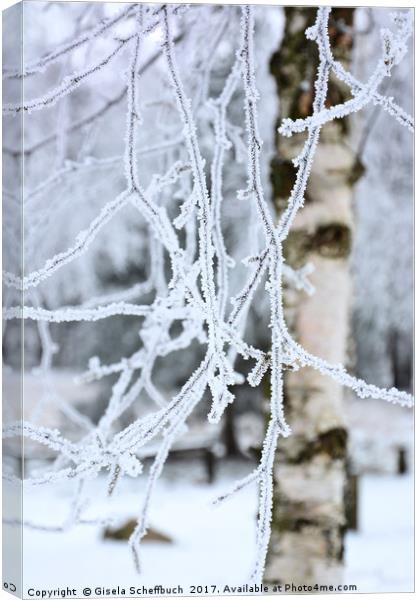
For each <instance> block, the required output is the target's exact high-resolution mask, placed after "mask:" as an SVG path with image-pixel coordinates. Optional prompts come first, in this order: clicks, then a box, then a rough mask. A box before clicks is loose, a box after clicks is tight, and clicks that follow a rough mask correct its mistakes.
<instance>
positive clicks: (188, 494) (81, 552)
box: [24, 463, 414, 592]
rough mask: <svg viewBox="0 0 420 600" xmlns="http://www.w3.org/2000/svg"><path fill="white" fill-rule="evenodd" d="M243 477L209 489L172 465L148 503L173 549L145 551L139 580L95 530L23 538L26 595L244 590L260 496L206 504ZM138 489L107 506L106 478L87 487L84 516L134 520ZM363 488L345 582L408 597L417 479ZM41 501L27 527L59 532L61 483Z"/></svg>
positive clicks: (148, 547)
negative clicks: (158, 588)
mask: <svg viewBox="0 0 420 600" xmlns="http://www.w3.org/2000/svg"><path fill="white" fill-rule="evenodd" d="M249 469H250V466H249V465H246V464H239V465H238V464H237V463H235V464H229V463H228V464H225V465H224V466H223V467H222V468H221V469H220V472H219V473H218V476H217V478H216V482H215V483H214V484H212V485H208V484H207V483H205V478H204V472H203V469H202V465H201V464H199V463H195V464H191V463H178V464H171V465H169V466H168V470H167V473H166V476H165V478H163V479H162V480H161V482H160V483H159V485H158V489H157V493H156V496H155V498H154V501H153V503H152V506H153V508H152V512H151V524H152V526H153V527H154V528H156V529H158V530H159V531H161V532H163V533H165V534H166V535H169V536H170V537H171V538H172V540H173V543H170V544H168V543H166V544H164V543H158V542H145V543H144V545H143V554H142V566H143V574H142V575H141V576H140V575H137V574H136V573H135V571H134V568H133V565H132V561H131V555H130V552H129V549H128V547H127V545H126V543H124V542H117V541H108V540H107V541H104V540H103V539H102V537H101V530H100V528H99V529H98V527H97V526H83V527H80V526H79V527H77V528H75V529H73V530H71V531H68V532H65V533H45V532H41V531H34V530H26V531H25V540H24V543H25V551H24V569H25V576H26V580H25V588H26V589H27V588H29V587H33V588H54V587H60V588H63V587H65V586H69V587H72V588H73V587H78V589H79V591H81V589H82V588H83V587H86V586H89V587H91V588H95V587H97V586H99V587H110V586H118V585H119V586H124V587H126V588H128V587H130V586H131V585H133V586H141V585H147V586H148V585H152V586H154V585H156V584H162V585H164V586H165V585H166V586H169V585H172V586H175V585H178V584H180V585H181V586H183V587H184V591H186V592H188V591H189V586H190V585H193V584H197V585H217V586H223V585H225V584H230V585H239V584H243V583H246V582H247V576H248V574H249V571H250V568H251V564H252V560H253V552H254V539H255V517H256V507H257V503H256V499H257V497H256V490H255V488H253V487H251V488H248V489H246V490H243V491H242V492H240V493H239V494H237V495H236V496H235V497H233V498H231V499H230V500H229V501H227V502H226V503H225V504H223V505H220V506H218V507H214V506H213V505H212V504H211V500H212V499H213V498H214V497H215V496H217V495H218V494H219V493H220V492H222V491H224V490H225V489H226V488H227V487H229V484H230V483H231V482H232V480H233V478H237V477H240V476H241V475H243V474H245V473H246V472H247V471H248V470H249ZM186 470H188V477H186ZM144 481H145V479H139V480H136V481H134V480H129V479H126V480H125V481H124V482H122V484H121V487H120V489H119V490H118V493H117V495H116V496H115V498H112V499H111V500H110V501H107V500H103V498H104V493H103V492H104V486H105V480H99V481H95V482H91V484H90V491H91V492H92V493H93V495H94V497H95V501H94V504H93V505H92V507H91V508H90V509H88V511H87V513H86V515H89V516H91V515H92V516H93V515H99V514H100V515H103V516H105V515H109V514H115V513H118V514H120V515H122V517H123V518H124V517H125V518H127V517H132V516H134V515H135V514H136V511H137V510H138V507H139V506H140V502H141V499H142V494H143V492H144V487H143V484H144ZM360 487H361V507H360V530H359V531H358V532H357V533H350V534H348V536H347V544H346V563H347V570H346V583H350V584H355V585H357V587H358V592H384V591H388V592H390V591H399V592H402V591H412V590H413V581H414V573H413V552H414V549H413V494H414V488H413V480H412V478H411V477H409V476H402V477H396V476H388V475H386V476H379V475H365V476H364V477H363V478H362V479H361V486H360ZM49 493H51V491H49ZM47 494H48V492H47V491H46V490H41V489H36V490H31V491H29V490H28V493H27V500H26V510H25V514H26V518H27V519H28V520H29V519H30V520H33V521H37V522H38V523H44V524H47V523H50V524H58V523H60V522H62V521H63V520H64V519H65V517H66V508H68V501H69V487H68V486H67V484H66V486H62V487H60V488H58V487H57V492H56V494H55V497H54V502H52V501H51V499H48V495H47ZM47 499H48V500H47ZM319 583H320V584H321V583H322V582H319Z"/></svg>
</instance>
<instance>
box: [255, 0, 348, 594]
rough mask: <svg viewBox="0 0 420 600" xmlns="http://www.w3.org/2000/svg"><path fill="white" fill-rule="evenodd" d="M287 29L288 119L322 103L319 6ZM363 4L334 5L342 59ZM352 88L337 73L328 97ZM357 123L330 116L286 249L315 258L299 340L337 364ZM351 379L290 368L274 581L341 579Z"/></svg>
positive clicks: (276, 184)
mask: <svg viewBox="0 0 420 600" xmlns="http://www.w3.org/2000/svg"><path fill="white" fill-rule="evenodd" d="M285 17H286V22H285V33H284V37H283V41H282V45H281V48H280V49H279V51H278V52H277V53H276V54H275V55H274V56H273V58H272V62H271V70H272V73H273V75H274V77H275V78H276V82H277V86H278V96H279V102H280V112H281V118H285V117H291V118H299V117H306V116H308V114H310V113H311V111H312V100H313V94H314V80H315V77H316V71H317V66H318V63H319V57H318V51H317V47H316V44H315V43H314V42H311V41H308V40H307V39H306V37H305V30H306V28H307V27H309V26H311V25H313V23H314V22H315V17H316V10H315V9H312V8H298V7H290V8H286V9H285ZM352 17H353V9H349V8H346V9H340V8H337V9H334V10H333V11H332V13H331V16H330V21H329V24H330V25H329V34H330V39H331V44H332V49H333V52H334V54H335V56H336V58H339V59H340V60H343V61H344V62H347V61H348V60H349V58H350V54H351V48H352V38H351V35H349V33H348V31H349V30H348V29H347V28H345V27H344V28H343V27H342V26H341V25H343V24H345V25H347V26H351V24H352ZM346 94H347V91H346V90H343V89H342V87H341V86H340V84H339V83H338V82H337V81H335V80H331V81H330V85H329V94H328V98H327V105H332V104H336V103H338V102H342V101H343V99H344V98H345V95H346ZM349 126H350V125H349V122H348V120H340V121H336V122H334V123H330V124H327V125H326V126H325V127H324V128H323V131H322V134H321V139H320V143H319V146H318V149H317V152H316V156H315V160H314V164H313V169H312V173H311V177H310V179H309V183H308V188H307V192H306V196H305V206H304V207H303V209H301V210H300V212H299V213H298V215H297V218H296V220H295V222H294V225H293V228H292V230H291V232H290V235H289V238H288V239H287V241H286V243H285V246H284V251H285V259H286V262H287V263H288V264H289V265H290V266H292V267H294V268H299V267H302V266H303V265H304V264H305V263H307V262H311V263H312V264H313V265H314V267H315V270H314V273H313V274H312V275H310V279H311V282H312V283H313V285H314V286H315V288H316V291H315V294H314V295H313V296H307V295H306V294H305V292H301V291H296V290H294V289H290V288H287V287H286V289H285V313H286V318H287V321H288V325H289V328H290V331H291V333H292V335H293V336H294V338H295V339H296V340H297V341H298V342H299V343H300V344H301V345H302V346H303V347H304V348H306V349H307V350H308V351H309V352H311V353H313V354H315V355H317V356H320V357H321V358H324V359H326V360H328V361H330V362H332V363H345V362H346V358H347V346H348V343H347V342H348V336H349V317H350V300H351V280H350V272H349V262H348V258H349V253H350V248H351V239H352V231H353V218H352V208H351V203H352V185H353V182H354V174H355V171H356V170H357V169H355V168H356V166H357V161H356V160H355V156H354V154H353V153H352V152H351V150H350V149H349V146H348V140H349V134H350V132H349ZM304 140H305V135H304V134H302V135H294V136H292V137H291V138H285V137H281V136H279V137H278V139H277V156H276V157H275V159H274V160H273V163H272V184H273V197H274V200H275V204H276V209H277V212H278V214H281V212H282V211H283V210H284V207H285V205H286V203H287V199H288V196H289V193H290V191H291V189H292V186H293V183H294V175H295V168H294V167H293V164H292V162H291V159H292V158H293V157H295V156H296V155H297V154H298V152H299V151H300V149H301V148H302V144H303V142H304ZM343 395H344V391H343V389H342V387H341V386H340V385H339V384H337V383H336V382H334V381H332V380H331V379H329V378H327V377H325V376H323V375H321V374H319V373H318V372H316V371H314V370H312V369H309V368H305V369H301V370H299V371H297V372H287V373H285V403H286V407H285V408H286V416H287V418H288V422H289V424H290V425H291V427H292V430H293V432H292V435H291V437H290V438H287V439H284V440H282V441H281V442H280V444H279V449H278V451H277V457H276V464H275V475H274V476H275V495H274V507H273V523H272V534H271V540H270V547H269V554H268V560H267V567H266V572H265V579H266V581H267V582H268V583H286V582H289V583H294V584H296V585H302V584H307V585H313V584H315V583H318V584H320V585H321V584H322V585H326V584H337V583H339V582H340V581H341V578H342V567H343V548H344V546H343V536H344V532H345V526H346V523H345V516H344V515H345V512H344V489H345V484H346V454H347V450H346V449H347V431H346V426H345V421H344V416H343Z"/></svg>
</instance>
